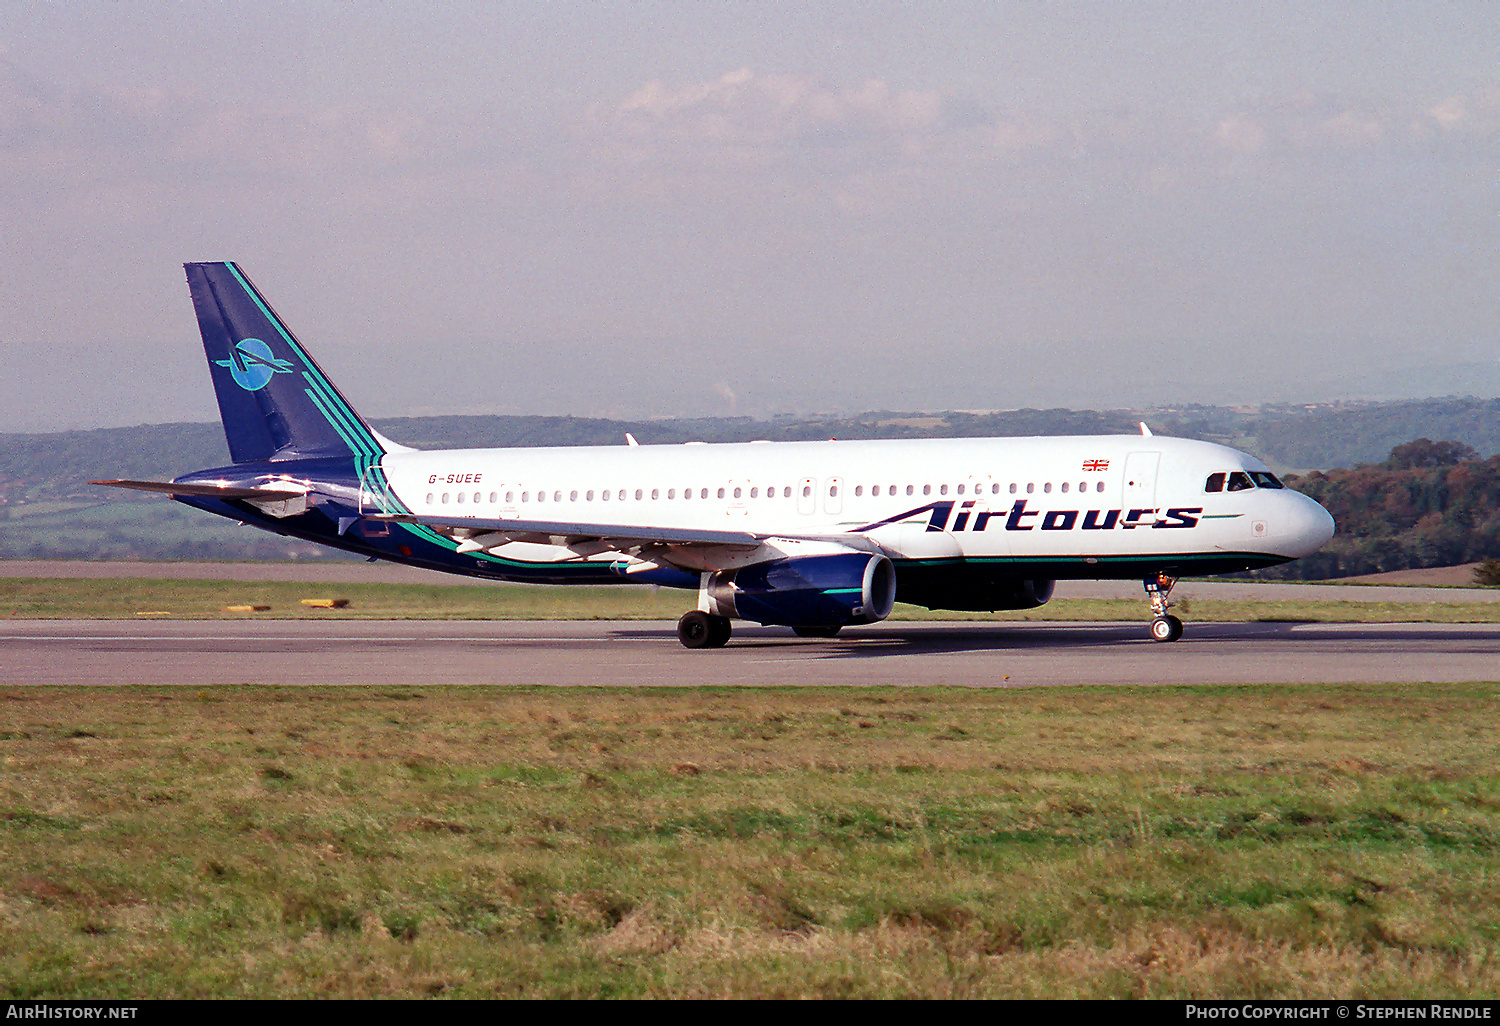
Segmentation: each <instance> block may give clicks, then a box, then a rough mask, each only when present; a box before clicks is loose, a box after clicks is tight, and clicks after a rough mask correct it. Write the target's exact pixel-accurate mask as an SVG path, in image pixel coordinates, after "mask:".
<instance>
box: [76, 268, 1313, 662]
mask: <svg viewBox="0 0 1500 1026" xmlns="http://www.w3.org/2000/svg"><path fill="white" fill-rule="evenodd" d="M184 266H185V269H186V271H187V279H188V286H189V291H190V293H191V295H192V300H193V307H194V309H195V311H196V313H197V317H198V325H199V328H200V331H201V333H202V336H203V348H204V351H205V353H206V355H207V358H208V365H209V373H210V376H211V377H212V379H213V383H214V390H215V393H216V396H217V398H218V404H219V412H220V415H221V418H222V420H223V424H224V433H225V437H226V439H227V441H228V443H229V453H230V458H231V460H232V461H233V463H232V465H230V466H226V467H215V468H211V469H207V470H200V471H196V472H194V473H190V474H185V475H183V476H181V477H178V478H176V479H174V480H172V481H129V480H110V481H98V482H94V483H95V484H102V485H110V486H115V487H120V488H131V489H137V490H144V491H148V492H158V493H163V494H166V495H169V496H171V497H172V498H173V499H175V500H177V501H178V502H182V503H185V504H186V505H189V506H193V507H196V508H198V509H202V510H206V511H207V512H209V513H215V514H218V515H219V516H224V517H228V518H230V519H232V520H237V521H241V522H244V523H247V524H251V525H253V526H255V527H259V528H264V529H265V530H268V531H274V532H277V533H279V534H282V535H289V536H292V537H296V538H302V539H305V540H308V541H312V542H317V543H319V544H323V545H328V546H332V547H334V548H338V549H344V550H346V551H349V552H354V553H358V554H360V555H363V556H366V557H368V558H369V559H370V560H372V561H373V560H381V559H384V560H390V561H392V562H396V563H403V564H408V565H412V566H418V567H426V568H429V569H432V570H440V571H446V572H448V573H455V574H464V575H467V576H470V577H477V578H485V579H489V580H498V581H519V582H531V583H547V584H595V585H597V584H613V583H634V584H653V585H660V586H664V587H670V588H681V589H684V590H688V591H695V592H696V593H697V603H696V608H694V609H690V610H688V611H687V612H686V613H684V614H683V616H682V618H681V620H680V621H679V622H678V625H677V635H678V638H679V640H680V641H681V643H682V644H683V645H684V646H686V647H688V648H694V649H696V648H717V647H721V646H723V645H724V644H725V643H726V642H728V641H729V638H730V634H731V621H733V620H736V619H738V620H745V621H751V622H756V623H760V624H769V625H779V626H784V627H790V628H792V630H793V631H794V632H795V633H796V634H797V635H799V636H803V637H825V638H826V637H833V636H834V635H836V634H838V633H839V631H840V630H841V629H842V628H844V627H846V626H850V625H857V624H870V623H875V622H878V621H880V620H883V619H885V618H886V617H887V616H889V615H890V613H891V610H892V608H893V606H894V605H895V603H896V602H897V601H901V602H906V603H912V604H915V605H919V606H926V607H928V608H930V609H948V610H968V611H992V610H1013V609H1032V608H1035V607H1038V606H1041V605H1043V604H1044V603H1046V602H1047V601H1048V600H1049V599H1050V598H1051V597H1052V594H1053V590H1054V586H1055V584H1056V582H1057V581H1059V580H1075V579H1089V580H1101V579H1112V580H1129V579H1133V580H1140V581H1142V582H1143V583H1144V586H1145V590H1146V595H1147V598H1148V599H1149V601H1150V605H1151V612H1152V618H1151V625H1150V637H1151V638H1153V639H1154V640H1156V641H1161V642H1169V641H1176V640H1177V639H1178V638H1179V637H1181V635H1182V633H1183V624H1182V621H1181V620H1180V619H1179V618H1178V617H1176V616H1174V615H1172V614H1171V613H1170V612H1169V611H1168V610H1169V609H1170V608H1171V606H1172V603H1171V601H1170V594H1171V591H1172V587H1173V585H1174V584H1175V583H1176V581H1177V578H1178V577H1180V576H1182V575H1186V574H1193V575H1209V574H1226V573H1234V572H1237V571H1242V570H1253V569H1257V568H1261V567H1268V566H1274V565H1276V564H1279V563H1285V562H1288V561H1290V560H1293V559H1296V558H1298V557H1300V556H1305V555H1308V554H1309V553H1312V552H1315V551H1317V549H1319V548H1320V547H1322V546H1323V545H1324V544H1325V543H1326V542H1327V541H1328V540H1329V538H1331V537H1332V535H1333V531H1334V524H1333V518H1332V517H1331V516H1330V515H1329V514H1328V511H1327V510H1325V509H1323V507H1322V506H1320V505H1318V504H1317V503H1316V502H1314V501H1313V500H1312V499H1310V498H1308V497H1306V496H1304V495H1300V494H1298V493H1297V492H1294V491H1292V490H1291V489H1289V488H1286V487H1284V486H1283V484H1282V483H1281V481H1280V480H1278V479H1277V478H1276V476H1275V475H1274V474H1273V473H1272V472H1271V471H1270V469H1269V468H1267V467H1266V466H1265V465H1264V464H1262V463H1261V462H1260V461H1259V460H1256V459H1255V458H1253V457H1251V456H1248V455H1246V454H1244V453H1241V452H1237V451H1235V450H1234V449H1230V448H1227V447H1225V446H1221V445H1216V444H1213V443H1209V442H1201V441H1196V440H1190V439H1182V438H1168V437H1161V436H1156V435H1152V434H1151V433H1150V431H1149V429H1148V428H1147V427H1146V425H1145V424H1144V423H1143V424H1142V425H1141V434H1140V435H1138V436H1137V435H1093V436H1058V437H1025V438H929V439H902V440H877V441H842V442H841V441H826V442H765V441H755V442H744V443H729V444H711V445H710V444H705V443H702V442H689V443H686V444H682V445H675V444H674V445H639V444H637V443H636V440H635V439H634V437H632V436H630V435H629V434H627V435H626V437H625V443H624V444H623V445H619V446H586V447H552V448H511V449H453V450H442V451H420V450H416V449H412V448H409V447H407V446H403V445H399V444H397V443H395V442H393V441H391V440H390V439H388V438H386V437H385V436H384V435H382V434H380V433H379V432H378V431H376V430H374V429H373V428H371V427H370V426H369V424H368V423H367V422H366V421H365V420H364V419H363V418H362V417H360V415H359V414H358V413H356V412H355V410H354V408H353V407H352V406H350V404H349V402H348V401H347V400H346V399H345V398H344V396H343V395H342V394H341V393H340V392H339V390H338V389H337V387H335V386H334V384H333V382H332V381H331V380H330V379H329V378H328V377H327V375H325V374H324V373H323V370H322V369H321V368H320V367H319V366H318V364H317V363H316V362H314V360H313V358H312V357H311V356H310V355H309V354H308V351H307V350H306V348H305V347H304V346H303V345H302V344H301V343H300V342H299V341H298V340H297V338H296V337H295V336H294V335H293V334H292V332H291V330H290V329H289V328H287V326H286V325H285V324H284V323H283V322H282V320H281V318H280V317H279V316H277V314H276V313H275V312H274V311H273V310H272V308H271V306H270V304H269V303H268V302H267V301H266V300H265V298H264V297H263V296H262V295H261V293H260V292H259V290H257V289H256V287H255V286H254V285H253V284H252V283H251V281H250V279H249V278H248V277H247V276H246V275H245V273H244V272H243V271H242V270H241V269H240V268H239V267H238V266H237V265H236V264H234V263H229V262H218V263H189V264H186V265H184Z"/></svg>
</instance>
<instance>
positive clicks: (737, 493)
mask: <svg viewBox="0 0 1500 1026" xmlns="http://www.w3.org/2000/svg"><path fill="white" fill-rule="evenodd" d="M734 497H735V498H736V499H738V498H739V497H740V490H739V489H738V488H736V489H735V490H734Z"/></svg>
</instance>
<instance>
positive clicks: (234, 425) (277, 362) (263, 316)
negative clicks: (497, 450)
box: [184, 263, 385, 466]
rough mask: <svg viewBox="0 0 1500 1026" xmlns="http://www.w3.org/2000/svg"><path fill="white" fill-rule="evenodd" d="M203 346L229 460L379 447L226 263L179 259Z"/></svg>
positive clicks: (367, 457) (360, 452) (356, 452)
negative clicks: (184, 269)
mask: <svg viewBox="0 0 1500 1026" xmlns="http://www.w3.org/2000/svg"><path fill="white" fill-rule="evenodd" d="M184 266H185V268H186V270H187V279H188V288H189V290H190V291H191V292H192V295H193V309H194V310H195V311H197V314H198V328H199V330H200V331H201V332H202V334H203V350H204V352H205V353H206V354H207V356H208V370H209V374H210V375H211V376H212V378H213V382H214V392H215V393H216V394H217V396H218V399H219V415H220V417H222V419H223V421H224V436H225V438H226V439H228V441H229V454H230V457H231V458H232V459H233V460H234V462H236V463H251V462H256V461H260V460H287V459H301V458H307V457H317V456H354V457H356V459H357V461H358V462H359V463H360V464H362V465H363V466H369V465H371V464H373V463H376V462H378V461H379V459H380V456H381V454H382V453H383V452H384V451H385V448H384V446H382V445H381V444H380V442H379V441H377V440H376V438H375V433H374V432H373V431H371V430H370V426H369V425H368V424H366V423H365V422H364V420H363V419H362V418H361V417H360V416H359V414H357V413H355V412H354V408H353V407H352V406H350V405H349V402H348V400H346V399H345V398H344V397H343V396H342V395H341V394H340V393H339V390H338V389H337V388H335V387H334V386H333V383H332V382H331V381H329V380H328V378H327V376H326V375H325V374H324V373H323V371H322V369H321V368H320V367H319V366H318V365H317V363H316V362H314V360H313V358H312V357H311V356H309V355H308V353H307V350H306V349H304V348H303V347H302V343H300V342H298V341H297V339H296V336H294V335H293V334H292V333H291V331H290V330H289V329H288V328H287V326H286V325H285V324H284V323H282V320H281V318H280V317H278V316H277V315H276V312H275V311H274V310H272V309H271V306H270V304H269V303H267V302H266V301H265V298H264V297H263V296H262V295H261V294H260V292H259V291H257V290H256V288H255V286H254V285H253V284H251V282H250V279H249V278H247V277H245V274H244V272H243V271H241V270H240V269H239V267H237V266H236V265H235V264H232V263H202V264H186V265H184Z"/></svg>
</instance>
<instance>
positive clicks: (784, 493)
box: [781, 485, 792, 499]
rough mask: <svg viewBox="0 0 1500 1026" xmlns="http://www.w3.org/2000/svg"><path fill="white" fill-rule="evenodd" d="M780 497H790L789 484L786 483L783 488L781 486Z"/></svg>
mask: <svg viewBox="0 0 1500 1026" xmlns="http://www.w3.org/2000/svg"><path fill="white" fill-rule="evenodd" d="M781 497H782V498H783V499H790V498H791V497H792V486H791V485H787V486H786V487H785V488H783V489H782V490H781Z"/></svg>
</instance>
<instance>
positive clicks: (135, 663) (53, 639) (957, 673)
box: [0, 620, 1500, 687]
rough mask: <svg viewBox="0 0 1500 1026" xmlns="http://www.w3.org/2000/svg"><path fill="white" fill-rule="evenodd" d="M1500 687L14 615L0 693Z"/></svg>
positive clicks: (1439, 650)
mask: <svg viewBox="0 0 1500 1026" xmlns="http://www.w3.org/2000/svg"><path fill="white" fill-rule="evenodd" d="M1488 680H1500V624H1323V623H1319V624H1307V623H1301V624H1289V623H1249V624H1244V623H1238V624H1218V623H1196V624H1195V623H1190V624H1188V627H1187V633H1186V634H1185V635H1184V637H1183V639H1182V640H1181V641H1178V642H1176V643H1173V644H1158V643H1156V642H1153V641H1151V640H1149V639H1148V637H1147V635H1146V626H1145V624H1144V622H1141V623H1087V624H1081V623H1036V622H1022V623H1017V622H1006V623H954V622H941V623H912V622H900V621H898V622H890V621H887V622H885V623H880V624H874V625H871V626H868V627H857V628H849V629H847V630H845V631H844V633H843V634H841V635H840V636H839V637H838V638H836V639H833V640H813V639H801V638H796V637H794V636H793V635H792V634H791V632H790V631H788V630H785V629H782V628H769V627H747V626H743V625H737V626H736V629H735V634H734V638H733V639H732V640H731V641H730V643H729V646H728V647H726V648H723V649H707V650H705V649H700V650H689V649H685V648H683V647H682V646H680V645H679V644H678V643H677V639H676V635H675V625H674V624H673V623H670V622H665V621H662V622H643V621H563V622H558V621H411V620H407V621H380V620H350V621H338V622H333V621H325V622H319V621H307V620H281V621H255V622H247V621H224V620H220V621H207V620H200V621H159V620H147V621H120V620H11V621H3V622H0V685H10V686H14V685H47V684H68V685H78V684H85V685H89V684H92V685H124V684H171V685H196V686H200V687H201V686H205V685H211V684H278V685H309V684H335V685H379V686H387V687H389V686H400V685H408V684H445V685H454V684H477V685H515V684H539V685H558V686H643V685H644V686H650V685H672V686H700V685H808V684H836V685H868V686H883V685H903V686H904V685H945V684H946V685H963V686H969V687H1032V686H1040V685H1049V686H1055V685H1087V684H1096V685H1098V684H1102V685H1119V684H1220V685H1222V684H1241V683H1286V684H1293V683H1305V682H1374V681H1400V682H1433V683H1451V682H1461V681H1488Z"/></svg>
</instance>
